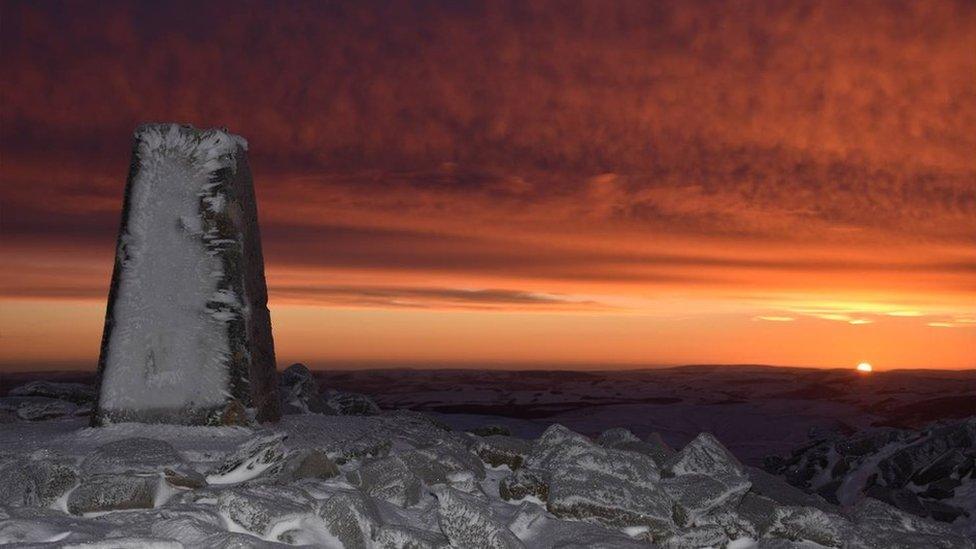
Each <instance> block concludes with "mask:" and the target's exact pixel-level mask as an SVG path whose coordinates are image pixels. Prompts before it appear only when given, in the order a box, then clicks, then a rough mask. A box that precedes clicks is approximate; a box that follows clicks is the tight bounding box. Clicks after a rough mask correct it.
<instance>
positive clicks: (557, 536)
mask: <svg viewBox="0 0 976 549" xmlns="http://www.w3.org/2000/svg"><path fill="white" fill-rule="evenodd" d="M508 528H509V530H511V531H512V532H513V533H514V534H515V535H516V536H517V537H518V538H519V539H521V540H522V541H523V543H525V545H526V546H527V547H533V548H540V549H642V548H644V549H646V548H647V547H648V544H647V542H645V541H640V540H636V539H633V538H630V537H629V536H626V535H624V534H622V533H620V532H618V531H615V530H610V529H608V528H605V527H603V526H600V525H598V524H591V523H588V522H577V521H565V520H557V519H554V518H552V517H551V516H549V515H547V514H546V512H545V510H544V509H543V508H542V507H540V506H538V505H536V504H534V503H527V502H525V503H522V504H521V505H519V508H518V512H517V513H516V514H515V516H514V517H513V518H512V520H511V521H510V522H509V525H508Z"/></svg>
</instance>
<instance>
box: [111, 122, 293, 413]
mask: <svg viewBox="0 0 976 549" xmlns="http://www.w3.org/2000/svg"><path fill="white" fill-rule="evenodd" d="M267 300H268V294H267V288H266V286H265V281H264V258H263V256H262V254H261V237H260V234H259V232H258V217H257V206H256V204H255V199H254V188H253V184H252V182H251V173H250V170H249V168H248V164H247V142H246V141H245V140H244V139H242V138H240V137H238V136H236V135H232V134H229V133H227V132H225V131H223V130H217V129H211V130H198V129H196V128H193V127H191V126H181V125H178V124H147V125H144V126H142V127H140V128H139V129H137V130H136V132H135V146H134V148H133V152H132V165H131V167H130V169H129V180H128V183H127V184H126V188H125V198H124V203H123V205H122V225H121V228H120V230H119V240H118V247H117V249H116V256H115V270H114V272H113V273H112V286H111V289H110V290H109V296H108V309H107V311H106V315H105V332H104V334H103V336H102V349H101V356H100V357H99V362H98V373H99V376H98V378H99V388H98V402H97V405H96V407H95V412H94V414H93V417H92V424H93V425H105V424H107V423H115V422H122V421H138V422H152V423H179V424H187V425H220V424H236V423H241V422H243V421H244V419H245V418H244V415H245V414H244V408H254V409H255V411H256V414H257V419H258V420H259V421H274V420H277V419H278V417H279V415H280V412H279V409H278V396H277V383H276V377H275V375H276V374H275V358H274V342H273V340H272V337H271V319H270V316H269V314H268V307H267Z"/></svg>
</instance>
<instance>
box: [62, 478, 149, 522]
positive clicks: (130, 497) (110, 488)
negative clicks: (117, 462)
mask: <svg viewBox="0 0 976 549" xmlns="http://www.w3.org/2000/svg"><path fill="white" fill-rule="evenodd" d="M158 486H159V476H158V475H133V474H98V475H92V476H89V477H86V478H84V479H82V481H81V484H79V485H78V487H77V488H75V489H74V490H73V491H72V492H71V493H70V494H69V495H68V512H70V513H71V514H74V515H80V514H82V513H95V512H101V511H121V510H126V509H151V508H152V507H153V504H154V502H155V500H156V490H157V488H158Z"/></svg>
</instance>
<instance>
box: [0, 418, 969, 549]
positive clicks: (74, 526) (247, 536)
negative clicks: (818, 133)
mask: <svg viewBox="0 0 976 549" xmlns="http://www.w3.org/2000/svg"><path fill="white" fill-rule="evenodd" d="M610 446H612V447H610ZM624 447H630V448H631V449H630V450H625V449H621V448H624ZM0 449H2V452H5V453H0V497H2V499H0V544H12V545H14V546H27V547H66V546H83V547H190V548H197V547H199V548H207V549H213V548H219V547H287V546H311V547H327V548H342V547H346V548H361V549H374V548H383V549H386V548H447V547H455V548H463V549H468V548H473V549H478V548H520V547H528V548H542V549H557V548H560V549H571V548H572V549H583V548H599V549H611V548H620V549H624V548H636V547H653V546H658V547H674V548H698V547H717V548H733V549H747V548H754V547H808V548H814V547H852V548H859V549H873V548H878V549H881V548H888V547H937V548H955V547H960V548H971V547H973V545H972V543H971V542H970V541H968V540H967V539H966V538H964V537H962V536H960V535H959V534H957V533H954V532H953V531H951V530H950V529H949V528H947V527H946V526H945V525H943V524H939V523H935V522H932V521H929V520H926V519H922V518H919V517H914V516H912V515H908V514H906V513H903V512H901V511H899V510H898V509H895V508H893V507H891V506H889V505H887V504H884V503H881V502H877V501H874V500H870V499H869V500H864V501H862V502H859V503H858V504H856V505H855V506H853V507H850V508H839V507H836V506H832V505H830V504H828V503H826V502H823V501H822V500H819V499H818V498H817V497H816V496H811V495H807V494H803V493H800V492H798V490H796V489H795V488H793V487H791V486H789V485H788V484H786V483H785V482H784V481H783V480H781V479H779V478H778V477H775V476H773V475H769V474H765V473H763V472H762V471H758V470H756V469H753V468H748V467H744V466H742V465H741V464H739V463H738V461H737V460H735V458H734V457H732V456H731V455H730V454H729V453H728V452H727V451H726V450H725V449H724V448H723V447H722V446H721V445H720V444H719V443H718V442H717V441H716V440H715V439H714V438H713V437H711V436H709V435H702V436H699V437H697V438H695V439H694V440H693V441H692V442H691V443H689V444H688V445H686V446H685V447H683V448H678V449H677V451H676V452H675V451H673V450H670V451H668V452H666V453H667V454H668V457H667V458H666V459H665V460H664V461H663V463H658V461H655V456H658V454H659V453H660V452H661V450H662V448H661V446H660V444H659V443H658V442H656V441H654V440H653V439H649V440H648V441H641V440H640V439H637V437H635V436H633V434H632V433H628V432H626V431H622V430H615V431H614V432H611V433H608V434H605V436H601V437H599V442H597V441H595V440H593V439H591V438H589V437H586V436H583V435H581V434H579V433H575V432H573V431H571V430H569V429H567V428H565V427H562V426H559V425H555V426H552V427H550V428H549V429H548V430H547V431H546V432H545V433H543V434H542V435H541V436H540V437H538V438H537V439H535V440H525V439H514V438H511V437H507V436H504V435H497V434H495V435H490V436H487V437H478V436H476V435H473V434H470V433H465V432H458V431H449V430H445V429H444V428H442V427H441V426H439V425H438V424H437V423H436V422H434V421H431V420H430V419H429V418H425V417H424V416H423V415H422V414H417V413H412V414H408V413H402V412H390V413H384V414H381V415H376V416H337V415H323V414H304V415H292V416H286V417H285V418H284V419H283V420H282V421H281V422H280V423H279V424H276V425H274V426H273V427H268V428H254V429H249V428H243V427H188V426H177V425H142V424H134V423H120V424H114V425H110V426H108V427H104V428H86V427H85V426H84V420H83V419H81V418H62V419H55V420H50V421H40V422H27V421H20V422H15V423H8V424H2V425H0ZM488 450H491V451H488ZM516 455H517V456H519V457H520V458H521V459H520V460H510V459H509V458H510V457H511V456H516ZM499 456H501V458H499ZM658 458H660V456H658ZM513 469H514V470H513ZM518 487H522V488H524V489H525V493H521V494H517V497H513V496H514V495H516V494H514V492H517V490H516V488H518ZM814 504H816V505H814Z"/></svg>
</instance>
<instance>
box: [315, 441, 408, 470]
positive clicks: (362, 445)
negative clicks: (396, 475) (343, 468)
mask: <svg viewBox="0 0 976 549" xmlns="http://www.w3.org/2000/svg"><path fill="white" fill-rule="evenodd" d="M392 445H393V443H392V442H391V441H390V439H388V438H381V437H363V438H360V439H358V440H352V441H347V442H346V443H344V444H343V445H342V446H340V447H338V448H329V449H328V451H327V452H326V455H328V456H329V458H330V459H331V460H332V461H334V462H336V463H337V464H339V465H343V464H345V463H348V462H350V461H355V460H361V459H366V458H381V457H384V456H387V455H389V454H390V448H391V447H392Z"/></svg>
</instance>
